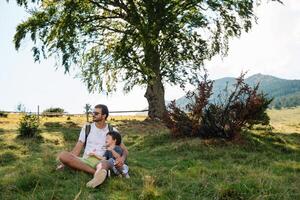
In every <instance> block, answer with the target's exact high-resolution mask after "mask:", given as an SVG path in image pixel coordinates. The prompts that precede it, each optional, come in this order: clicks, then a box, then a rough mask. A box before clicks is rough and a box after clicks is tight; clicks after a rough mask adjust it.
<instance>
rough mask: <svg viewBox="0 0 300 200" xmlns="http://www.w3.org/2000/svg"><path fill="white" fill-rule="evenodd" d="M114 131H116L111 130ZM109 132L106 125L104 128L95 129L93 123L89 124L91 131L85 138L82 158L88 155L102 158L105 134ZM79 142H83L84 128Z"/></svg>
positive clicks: (104, 149) (104, 147)
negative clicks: (92, 154)
mask: <svg viewBox="0 0 300 200" xmlns="http://www.w3.org/2000/svg"><path fill="white" fill-rule="evenodd" d="M113 130H114V131H117V129H115V128H113ZM108 132H109V129H108V125H107V124H106V126H105V127H104V128H97V127H96V125H95V122H94V123H92V124H91V131H90V133H89V136H88V138H87V143H86V147H85V149H84V153H83V158H86V157H87V156H88V155H89V154H90V153H94V154H96V155H98V156H103V155H104V153H105V151H106V145H105V140H106V134H107V133H108ZM79 141H81V142H83V143H84V142H85V126H83V127H82V129H81V132H80V135H79Z"/></svg>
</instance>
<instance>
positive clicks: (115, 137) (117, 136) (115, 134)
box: [107, 131, 122, 145]
mask: <svg viewBox="0 0 300 200" xmlns="http://www.w3.org/2000/svg"><path fill="white" fill-rule="evenodd" d="M107 135H110V136H111V137H112V139H113V140H116V145H120V144H121V142H122V139H121V135H120V133H118V132H117V131H110V132H108V133H107Z"/></svg>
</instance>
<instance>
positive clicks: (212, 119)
mask: <svg viewBox="0 0 300 200" xmlns="http://www.w3.org/2000/svg"><path fill="white" fill-rule="evenodd" d="M244 76H245V74H241V76H240V77H239V78H237V79H236V83H235V84H234V90H233V91H228V89H227V87H226V88H225V90H224V92H223V93H221V94H219V99H218V101H217V102H214V103H211V102H209V101H208V100H209V98H210V96H211V94H212V88H213V82H212V81H210V80H208V79H207V76H206V75H205V76H204V78H203V80H202V81H200V82H199V85H198V88H197V91H196V92H189V93H188V95H187V97H188V98H190V99H191V103H190V104H188V105H187V109H188V111H189V114H187V113H185V112H184V111H182V110H181V109H179V108H178V107H177V106H176V104H175V101H173V102H172V103H171V105H170V106H169V108H170V111H169V112H168V113H167V115H166V117H165V122H166V125H167V126H168V127H169V128H170V129H171V133H172V134H173V136H176V137H177V136H179V137H182V136H200V137H205V138H208V137H222V138H229V139H234V138H237V137H239V136H240V132H241V131H242V128H246V127H251V126H253V125H255V124H263V125H267V124H269V120H270V118H269V117H268V115H267V113H266V110H267V108H268V105H269V104H270V102H271V101H272V99H268V98H267V97H266V95H264V94H263V93H258V88H259V85H258V84H257V85H256V86H255V87H254V88H252V87H250V86H249V85H248V84H246V83H245V82H244Z"/></svg>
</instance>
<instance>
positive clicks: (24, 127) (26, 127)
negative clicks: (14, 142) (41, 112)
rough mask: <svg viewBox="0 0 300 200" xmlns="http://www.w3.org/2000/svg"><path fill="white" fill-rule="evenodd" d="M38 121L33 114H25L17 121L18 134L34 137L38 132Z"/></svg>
mask: <svg viewBox="0 0 300 200" xmlns="http://www.w3.org/2000/svg"><path fill="white" fill-rule="evenodd" d="M38 128H39V121H38V117H37V116H35V115H30V114H26V115H24V116H23V117H22V118H21V119H20V122H19V129H18V130H19V134H20V136H22V137H35V136H38V133H39V129H38Z"/></svg>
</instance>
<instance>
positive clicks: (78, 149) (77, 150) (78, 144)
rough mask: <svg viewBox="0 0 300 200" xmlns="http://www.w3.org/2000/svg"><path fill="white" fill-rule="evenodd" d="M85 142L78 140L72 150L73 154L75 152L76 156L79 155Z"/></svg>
mask: <svg viewBox="0 0 300 200" xmlns="http://www.w3.org/2000/svg"><path fill="white" fill-rule="evenodd" d="M83 145H84V144H83V142H81V141H78V142H77V143H76V145H75V147H74V148H73V150H72V151H71V153H72V154H74V155H75V156H79V155H80V152H81V149H82V148H83Z"/></svg>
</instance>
